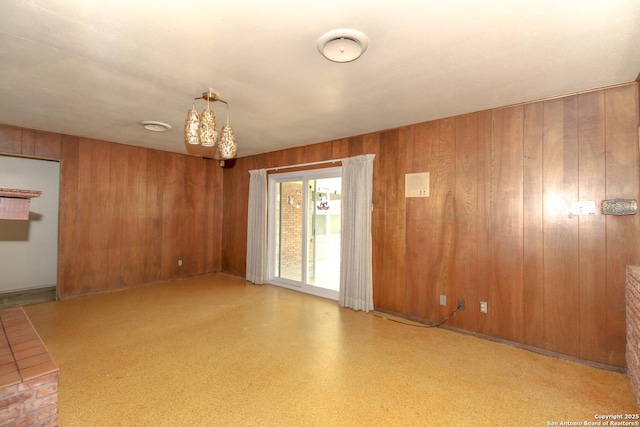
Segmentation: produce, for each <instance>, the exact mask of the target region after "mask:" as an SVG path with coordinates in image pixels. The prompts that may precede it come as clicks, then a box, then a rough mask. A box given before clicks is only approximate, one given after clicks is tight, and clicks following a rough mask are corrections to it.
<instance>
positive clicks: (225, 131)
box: [184, 89, 238, 159]
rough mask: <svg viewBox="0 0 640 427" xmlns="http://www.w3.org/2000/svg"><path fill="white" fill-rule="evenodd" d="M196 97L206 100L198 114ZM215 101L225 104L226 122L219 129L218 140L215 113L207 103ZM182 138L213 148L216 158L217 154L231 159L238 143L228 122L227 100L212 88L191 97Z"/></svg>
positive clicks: (234, 154) (188, 142)
mask: <svg viewBox="0 0 640 427" xmlns="http://www.w3.org/2000/svg"><path fill="white" fill-rule="evenodd" d="M197 99H204V100H205V101H207V108H206V109H205V110H204V111H203V112H202V114H200V115H198V112H197V111H196V107H195V102H196V100H197ZM216 101H219V102H222V103H223V104H225V105H226V106H227V124H226V125H224V126H223V127H222V130H221V131H220V140H219V141H218V125H217V123H216V115H215V113H214V112H213V110H212V109H211V108H210V105H209V104H210V103H211V102H216ZM184 140H185V142H186V143H187V144H191V145H202V146H203V147H209V148H215V149H216V152H215V155H214V158H217V155H218V154H219V156H220V157H221V158H223V159H233V158H234V157H235V156H236V153H237V151H238V145H237V144H236V136H235V133H234V131H233V128H232V127H231V125H230V124H229V104H228V103H227V101H225V100H223V99H220V98H219V97H218V94H217V93H215V92H213V90H212V89H209V91H208V92H203V93H202V96H200V97H198V98H193V103H192V106H191V109H190V110H189V112H188V113H187V120H186V121H185V122H184ZM216 144H217V147H216Z"/></svg>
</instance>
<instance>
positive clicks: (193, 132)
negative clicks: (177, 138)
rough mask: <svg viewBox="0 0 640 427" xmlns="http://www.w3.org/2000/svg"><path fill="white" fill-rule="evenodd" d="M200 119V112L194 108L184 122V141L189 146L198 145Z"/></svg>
mask: <svg viewBox="0 0 640 427" xmlns="http://www.w3.org/2000/svg"><path fill="white" fill-rule="evenodd" d="M199 127H200V118H199V117H198V112H197V111H196V110H195V109H194V107H192V108H191V109H190V110H189V112H188V113H187V120H185V122H184V140H185V142H186V143H187V144H191V145H198V143H199V141H198V128H199Z"/></svg>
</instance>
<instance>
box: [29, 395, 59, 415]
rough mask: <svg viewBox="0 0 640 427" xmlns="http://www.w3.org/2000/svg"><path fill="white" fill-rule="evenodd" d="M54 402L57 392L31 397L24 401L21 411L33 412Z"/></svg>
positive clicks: (56, 399) (55, 401) (56, 398)
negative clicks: (35, 397) (38, 397)
mask: <svg viewBox="0 0 640 427" xmlns="http://www.w3.org/2000/svg"><path fill="white" fill-rule="evenodd" d="M55 403H58V395H57V394H52V395H50V396H47V397H41V398H40V399H31V400H29V401H27V402H25V403H24V406H23V411H24V412H25V413H30V412H35V411H39V410H41V409H44V408H45V407H47V406H49V405H52V404H55Z"/></svg>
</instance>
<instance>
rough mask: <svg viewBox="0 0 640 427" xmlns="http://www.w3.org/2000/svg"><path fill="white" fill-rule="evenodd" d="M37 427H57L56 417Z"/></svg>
mask: <svg viewBox="0 0 640 427" xmlns="http://www.w3.org/2000/svg"><path fill="white" fill-rule="evenodd" d="M38 427H58V416H57V415H56V416H54V417H52V418H51V419H49V420H46V421H42V422H41V423H40V424H39V426H38Z"/></svg>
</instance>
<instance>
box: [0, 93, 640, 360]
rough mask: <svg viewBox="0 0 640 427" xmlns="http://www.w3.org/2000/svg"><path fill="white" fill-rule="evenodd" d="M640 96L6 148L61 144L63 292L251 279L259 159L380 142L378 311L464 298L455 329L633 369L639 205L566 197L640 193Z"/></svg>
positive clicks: (30, 143)
mask: <svg viewBox="0 0 640 427" xmlns="http://www.w3.org/2000/svg"><path fill="white" fill-rule="evenodd" d="M638 102H639V99H638V90H637V83H633V84H627V85H621V86H618V87H613V88H607V89H601V90H595V91H591V92H585V93H582V94H579V95H572V96H568V97H558V98H554V99H550V100H544V101H538V102H534V103H527V104H522V105H514V106H511V107H508V108H500V109H493V110H487V111H482V112H478V113H473V114H469V115H464V116H459V117H454V118H449V119H442V120H435V121H432V122H427V123H418V124H414V125H410V126H405V127H402V128H398V129H393V130H388V131H383V132H374V133H369V134H366V135H361V136H353V137H349V138H343V139H339V140H335V141H329V142H323V143H319V144H313V145H312V146H307V147H296V148H292V149H288V150H280V151H278V152H273V153H265V154H261V155H256V156H251V157H247V158H241V159H237V160H236V161H235V162H234V163H233V164H231V163H229V164H228V165H227V166H225V168H224V169H222V168H220V167H219V166H218V164H217V162H215V161H212V160H203V159H196V158H187V157H186V156H182V155H178V154H175V153H163V152H159V151H155V150H149V149H142V148H135V147H126V146H118V147H113V144H112V143H106V142H103V141H94V140H89V139H85V138H75V137H70V136H65V135H56V134H47V133H42V132H40V131H32V130H26V129H20V128H14V127H10V126H0V152H2V153H5V154H10V155H25V156H29V157H36V158H37V157H38V156H42V158H55V156H56V154H55V151H56V148H55V147H59V157H60V160H61V183H60V188H61V194H60V228H59V269H58V278H59V279H58V282H59V283H58V288H59V293H60V295H61V297H63V298H69V297H72V296H78V295H84V294H89V293H95V292H101V291H105V290H111V289H116V288H119V287H128V286H136V285H139V284H143V283H151V282H155V281H159V280H170V279H174V278H179V277H183V276H186V275H192V274H201V273H203V272H209V271H219V270H220V269H222V270H224V271H227V272H229V273H232V274H236V275H239V276H244V274H245V265H246V239H247V235H246V227H247V206H248V199H247V197H248V183H249V173H248V171H249V170H250V169H259V168H269V167H273V166H283V165H289V164H298V163H306V162H312V161H321V160H330V159H335V158H342V157H345V156H352V155H358V154H364V153H374V154H376V159H375V161H374V188H373V200H374V211H373V216H372V220H373V225H372V236H373V239H374V242H373V246H374V250H373V259H374V265H373V272H374V277H373V280H374V303H375V306H376V308H377V309H380V310H384V311H389V312H394V313H397V314H400V315H402V316H405V317H407V318H412V319H417V320H421V321H424V322H435V321H438V320H440V319H442V318H443V316H445V315H446V314H448V313H449V312H450V311H451V310H452V309H453V308H454V307H455V304H456V300H457V299H458V298H462V299H465V302H466V310H465V311H464V312H458V313H457V314H456V316H454V318H452V320H451V321H450V322H449V324H450V325H452V326H455V327H457V328H460V329H464V330H468V331H472V332H479V333H482V334H487V335H489V336H494V337H498V338H503V339H506V340H510V341H513V342H517V343H523V344H526V345H530V346H534V347H538V348H540V349H541V350H543V351H549V352H555V353H562V354H567V355H569V356H574V357H579V358H584V359H586V360H590V361H594V362H599V363H607V364H610V365H613V366H618V367H623V366H624V365H625V360H624V349H625V313H624V289H625V284H624V278H625V268H626V266H627V265H630V264H640V245H638V244H637V241H638V237H639V236H640V224H639V220H638V218H639V216H638V215H628V216H612V215H606V216H605V215H602V214H600V213H597V214H596V215H593V216H588V217H586V216H582V217H575V216H572V215H571V212H570V204H571V202H572V201H577V200H594V201H595V202H596V206H598V207H599V206H600V202H601V201H602V200H604V199H612V198H628V199H638V196H639V195H638V186H639V179H640V174H639V171H638V161H639V155H638V128H637V126H638ZM45 147H46V148H45ZM22 151H25V153H23V152H22ZM422 171H428V172H430V173H431V193H432V195H431V196H430V197H429V198H426V199H410V200H408V199H406V198H405V197H404V175H405V174H406V173H407V172H422ZM202 181H204V183H203V184H202V185H200V184H199V183H202ZM116 199H118V200H121V203H120V206H116V204H117V203H116V202H115V200H116ZM134 217H135V218H136V219H135V220H134ZM178 257H184V258H183V260H184V263H185V265H184V266H183V267H182V270H181V269H179V268H178V266H177V259H178ZM439 294H445V295H447V299H448V305H447V306H446V307H440V306H439V304H438V295H439ZM480 301H488V302H489V313H488V314H486V315H485V314H480V313H479V310H478V304H479V302H480Z"/></svg>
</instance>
